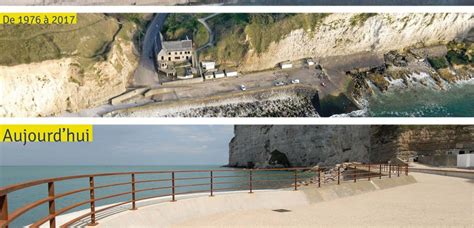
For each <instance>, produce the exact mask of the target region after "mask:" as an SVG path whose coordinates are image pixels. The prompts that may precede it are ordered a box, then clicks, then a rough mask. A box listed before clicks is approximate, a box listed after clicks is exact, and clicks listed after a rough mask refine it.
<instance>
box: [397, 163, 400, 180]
mask: <svg viewBox="0 0 474 228" xmlns="http://www.w3.org/2000/svg"><path fill="white" fill-rule="evenodd" d="M397 177H400V165H397Z"/></svg>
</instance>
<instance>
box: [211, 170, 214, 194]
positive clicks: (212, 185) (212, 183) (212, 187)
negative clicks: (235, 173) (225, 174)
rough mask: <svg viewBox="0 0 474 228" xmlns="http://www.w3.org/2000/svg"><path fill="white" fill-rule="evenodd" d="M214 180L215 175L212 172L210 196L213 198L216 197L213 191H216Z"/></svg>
mask: <svg viewBox="0 0 474 228" xmlns="http://www.w3.org/2000/svg"><path fill="white" fill-rule="evenodd" d="M213 179H214V178H213V173H212V171H211V195H210V196H211V197H212V196H214V193H213V191H214V180H213Z"/></svg>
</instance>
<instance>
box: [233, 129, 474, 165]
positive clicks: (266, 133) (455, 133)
mask: <svg viewBox="0 0 474 228" xmlns="http://www.w3.org/2000/svg"><path fill="white" fill-rule="evenodd" d="M234 131H235V137H234V138H233V139H232V141H231V142H230V144H229V149H230V151H229V165H230V166H235V167H258V168H261V167H281V166H284V167H286V166H293V167H294V166H313V165H333V164H336V163H341V162H347V161H357V162H369V161H370V162H387V161H388V160H390V159H393V158H396V157H398V158H401V159H407V158H409V157H412V156H414V155H437V154H445V153H446V151H449V150H452V149H463V148H464V149H463V150H465V151H466V153H468V152H469V151H470V150H474V126H391V125H384V126H315V125H313V126H311V125H310V126H298V125H295V126H281V125H277V126H236V127H235V130H234Z"/></svg>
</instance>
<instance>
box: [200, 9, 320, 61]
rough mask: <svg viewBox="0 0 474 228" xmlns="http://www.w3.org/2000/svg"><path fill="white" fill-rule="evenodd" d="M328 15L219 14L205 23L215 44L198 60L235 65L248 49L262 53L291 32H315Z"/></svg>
mask: <svg viewBox="0 0 474 228" xmlns="http://www.w3.org/2000/svg"><path fill="white" fill-rule="evenodd" d="M328 15H329V14H314V13H313V14H285V13H279V14H267V13H261V14H220V15H217V16H215V17H213V18H211V19H209V20H208V24H209V25H210V27H211V29H212V30H213V31H214V32H215V35H216V42H217V43H216V45H215V47H212V48H209V49H207V50H205V51H203V52H202V53H201V57H202V58H204V59H206V58H208V59H216V60H217V61H218V62H219V63H220V64H225V65H233V66H236V65H239V61H240V60H241V59H242V58H243V57H244V55H245V54H246V53H247V52H248V51H249V49H253V50H255V52H256V53H257V54H260V53H263V52H265V51H266V50H267V49H268V47H269V46H270V44H271V43H272V42H278V41H279V40H281V39H283V38H284V37H285V36H286V35H288V34H289V33H290V32H291V31H293V30H297V29H304V30H305V31H314V30H315V29H316V28H317V27H318V26H319V25H320V24H321V23H322V20H323V19H324V18H325V17H326V16H328Z"/></svg>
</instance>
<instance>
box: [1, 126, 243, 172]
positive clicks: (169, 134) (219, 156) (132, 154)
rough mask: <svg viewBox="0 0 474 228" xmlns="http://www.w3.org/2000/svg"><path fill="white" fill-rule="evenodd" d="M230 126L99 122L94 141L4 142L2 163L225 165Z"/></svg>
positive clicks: (2, 145) (230, 134)
mask: <svg viewBox="0 0 474 228" xmlns="http://www.w3.org/2000/svg"><path fill="white" fill-rule="evenodd" d="M233 135H234V133H233V126H231V125H219V126H216V125H210V126H207V125H192V126H191V125H186V126H181V125H95V126H94V141H93V142H92V143H27V144H26V145H25V146H24V145H22V144H21V143H0V165H1V166H6V165H225V164H227V162H228V157H229V142H230V140H231V139H232V137H233Z"/></svg>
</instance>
